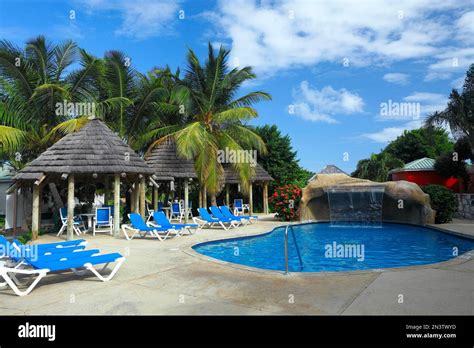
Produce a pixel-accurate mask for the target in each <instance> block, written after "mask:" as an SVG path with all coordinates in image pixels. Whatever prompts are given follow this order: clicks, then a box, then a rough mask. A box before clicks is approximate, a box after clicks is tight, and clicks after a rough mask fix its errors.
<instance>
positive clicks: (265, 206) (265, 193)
mask: <svg viewBox="0 0 474 348" xmlns="http://www.w3.org/2000/svg"><path fill="white" fill-rule="evenodd" d="M263 213H264V214H268V182H267V181H264V182H263Z"/></svg>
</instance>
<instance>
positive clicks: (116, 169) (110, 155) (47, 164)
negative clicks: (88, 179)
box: [13, 119, 153, 181]
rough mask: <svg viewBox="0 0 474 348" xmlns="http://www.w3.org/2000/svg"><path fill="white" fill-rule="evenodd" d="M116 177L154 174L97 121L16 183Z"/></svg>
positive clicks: (22, 173) (65, 141) (52, 150)
mask: <svg viewBox="0 0 474 348" xmlns="http://www.w3.org/2000/svg"><path fill="white" fill-rule="evenodd" d="M115 173H118V174H122V173H125V174H126V175H127V176H128V175H131V176H135V175H138V174H144V175H151V174H153V170H152V169H151V168H150V167H148V165H147V164H146V163H145V161H144V160H143V159H142V158H141V157H140V156H138V154H136V153H135V152H134V151H133V150H132V149H131V148H130V147H129V146H128V145H127V144H125V143H124V142H123V141H122V140H121V139H120V138H119V137H118V136H117V135H116V134H115V133H114V132H113V131H112V130H111V129H110V128H109V127H107V126H106V125H105V124H104V123H103V122H102V121H100V120H98V119H93V120H91V121H90V122H89V123H87V124H86V125H85V126H84V127H82V128H81V129H80V130H79V131H77V132H75V133H71V134H68V135H66V136H65V137H63V138H62V139H61V140H59V141H58V142H56V143H55V144H54V145H53V146H51V147H50V148H49V149H47V150H46V151H45V152H43V153H42V154H41V155H40V156H39V157H38V158H36V159H35V160H33V161H32V162H31V163H29V164H28V165H27V166H26V167H25V168H23V169H22V170H21V171H19V172H18V174H17V175H15V177H14V178H13V179H14V180H15V181H18V180H38V179H40V178H41V177H42V176H43V175H48V176H49V177H51V176H52V177H55V176H61V175H62V174H79V175H82V174H88V175H90V174H115Z"/></svg>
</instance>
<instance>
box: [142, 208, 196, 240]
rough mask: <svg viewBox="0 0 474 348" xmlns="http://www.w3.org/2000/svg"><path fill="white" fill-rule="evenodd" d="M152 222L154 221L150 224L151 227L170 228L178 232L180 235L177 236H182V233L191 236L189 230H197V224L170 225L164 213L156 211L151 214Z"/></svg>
mask: <svg viewBox="0 0 474 348" xmlns="http://www.w3.org/2000/svg"><path fill="white" fill-rule="evenodd" d="M153 220H155V223H154V224H153V223H150V224H152V225H153V226H161V227H167V228H171V229H174V230H180V231H181V233H178V234H177V236H179V235H182V232H183V231H186V232H188V234H192V231H191V229H192V228H194V229H197V228H198V227H199V225H198V224H172V223H171V222H170V221H169V220H168V218H167V217H166V215H165V213H163V212H162V211H157V212H154V213H153Z"/></svg>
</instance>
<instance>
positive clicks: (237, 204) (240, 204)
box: [234, 198, 250, 216]
mask: <svg viewBox="0 0 474 348" xmlns="http://www.w3.org/2000/svg"><path fill="white" fill-rule="evenodd" d="M246 210H247V212H249V211H250V205H249V204H244V200H243V199H241V198H238V199H234V215H235V216H239V214H245V211H246Z"/></svg>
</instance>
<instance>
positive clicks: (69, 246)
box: [0, 236, 87, 263]
mask: <svg viewBox="0 0 474 348" xmlns="http://www.w3.org/2000/svg"><path fill="white" fill-rule="evenodd" d="M86 244H87V242H86V241H85V240H77V241H68V242H59V243H49V244H32V245H25V244H22V243H21V242H20V241H18V240H16V239H15V240H14V241H13V242H9V241H8V240H7V239H6V238H5V237H3V236H0V258H5V259H8V260H10V261H13V262H15V263H20V262H22V261H23V259H24V257H25V256H30V257H38V256H43V255H53V254H55V255H64V254H67V253H72V252H77V251H82V250H84V249H85V247H86Z"/></svg>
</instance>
